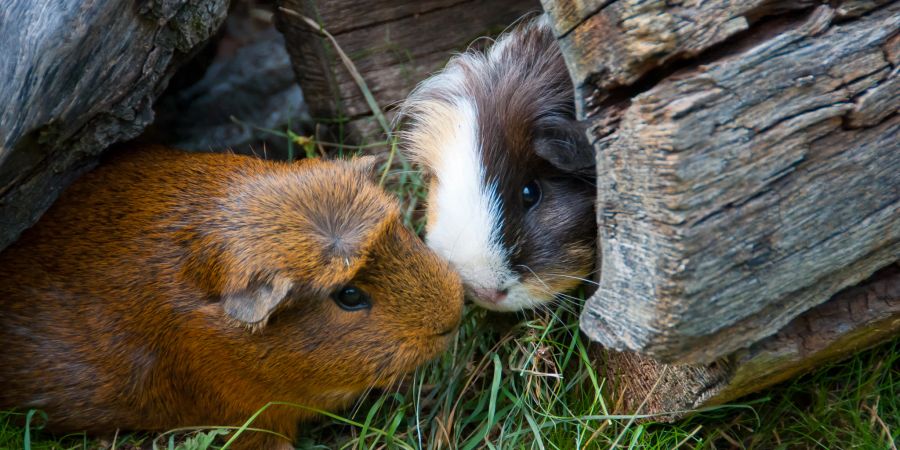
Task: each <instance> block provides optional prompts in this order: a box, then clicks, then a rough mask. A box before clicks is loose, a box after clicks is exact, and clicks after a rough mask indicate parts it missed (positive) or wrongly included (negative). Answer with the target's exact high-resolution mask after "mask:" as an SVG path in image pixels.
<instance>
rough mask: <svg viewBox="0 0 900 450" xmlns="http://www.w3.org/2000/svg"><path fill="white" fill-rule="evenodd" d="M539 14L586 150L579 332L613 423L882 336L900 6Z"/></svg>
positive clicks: (887, 317) (626, 5)
mask: <svg viewBox="0 0 900 450" xmlns="http://www.w3.org/2000/svg"><path fill="white" fill-rule="evenodd" d="M543 4H544V7H545V9H546V10H547V11H548V12H549V13H550V14H551V15H554V17H553V19H554V23H555V25H556V31H557V35H558V36H559V39H560V43H561V45H562V46H563V49H564V53H565V55H566V59H567V64H568V66H569V69H570V72H571V73H572V76H573V81H574V83H575V85H576V88H577V89H576V90H577V92H578V102H579V104H578V106H579V113H580V114H581V116H582V118H584V119H585V120H586V122H587V123H588V125H589V127H590V128H589V134H590V135H591V137H592V138H593V139H592V141H593V142H594V144H595V148H596V149H597V158H598V222H599V225H600V247H601V253H602V258H601V260H602V263H603V264H602V269H601V282H600V287H599V289H598V291H597V293H596V294H595V295H594V296H593V297H592V298H591V299H590V300H589V301H588V304H587V305H586V308H585V311H584V313H583V316H582V329H583V330H584V331H585V333H586V334H587V335H589V336H590V337H591V338H593V339H594V340H596V341H598V342H600V343H601V344H603V345H605V346H606V347H607V348H608V349H610V350H609V351H606V350H603V351H601V350H598V353H599V354H600V355H601V356H602V358H601V359H602V360H603V361H606V363H600V366H601V367H602V368H603V369H604V370H606V371H607V374H608V375H609V376H611V377H612V379H613V381H614V382H615V384H616V386H617V388H618V389H620V390H624V391H625V392H626V393H628V395H626V399H631V400H634V402H631V403H628V402H626V403H628V405H626V408H625V411H624V412H633V410H632V411H629V410H628V408H629V407H631V408H632V409H633V408H634V407H636V406H637V404H639V403H640V401H641V400H643V399H644V398H645V397H647V399H648V403H647V409H645V410H644V411H642V412H644V413H658V412H663V411H672V410H684V409H689V408H695V407H699V406H702V405H705V404H712V403H721V402H724V401H728V400H731V399H733V398H735V397H736V396H739V395H744V394H746V393H749V392H752V391H754V390H757V389H761V388H763V387H766V386H769V385H771V384H772V383H774V382H777V381H780V380H783V379H785V378H786V377H788V376H792V375H794V374H796V373H799V372H802V371H804V370H808V369H810V368H812V367H814V366H816V365H819V364H821V363H824V362H827V361H831V360H835V359H839V358H841V357H844V356H847V355H849V352H852V351H856V350H858V349H860V348H864V347H867V346H870V345H873V344H874V343H877V342H880V341H881V340H883V339H886V338H888V337H890V336H892V335H896V333H897V330H898V329H900V311H898V309H897V306H896V301H897V297H898V294H897V291H898V289H900V288H898V287H897V283H900V281H898V275H897V270H896V267H894V266H892V264H893V263H894V262H895V261H897V259H898V255H900V222H898V217H900V214H898V213H900V139H898V134H900V115H898V114H897V111H898V109H900V86H898V83H900V69H898V54H900V2H897V1H884V0H881V1H878V0H876V1H844V2H831V3H830V4H829V5H823V4H822V2H818V1H816V2H812V1H801V2H784V1H771V0H768V1H752V0H747V1H729V2H725V1H713V2H694V1H684V2H666V1H661V0H660V1H654V0H619V1H612V2H603V1H595V2H581V1H579V2H573V1H569V0H544V1H543ZM884 267H894V268H893V269H891V270H892V271H889V278H890V279H891V280H893V281H891V282H892V283H894V284H893V286H894V287H893V288H892V290H885V291H884V292H885V293H884V295H882V296H881V297H878V299H879V301H876V302H874V303H871V304H870V305H869V309H868V310H866V309H863V308H862V306H860V305H861V304H856V303H852V302H851V303H852V305H855V306H854V308H857V307H858V308H859V310H864V311H866V314H863V315H859V314H856V315H854V314H841V313H840V312H841V311H850V310H852V311H857V310H858V309H848V310H843V309H840V308H837V309H827V308H836V307H833V306H829V305H833V304H839V303H841V302H848V300H846V295H844V294H837V293H838V292H846V289H848V287H849V286H853V285H856V284H858V283H861V282H864V281H865V280H866V279H867V278H869V277H870V276H872V274H873V273H875V272H876V271H878V270H879V269H881V268H884ZM884 270H888V269H884ZM879 274H880V275H878V276H875V277H874V278H872V279H870V280H869V281H868V282H867V283H882V285H883V284H884V283H885V281H884V280H881V279H880V278H879V276H881V277H883V276H888V275H883V272H879ZM878 280H881V281H878ZM849 289H851V290H852V289H854V288H849ZM842 290H844V291H842ZM842 295H844V296H843V297H842ZM829 298H832V300H831V301H828V299H829ZM842 299H843V300H842ZM872 305H874V306H872ZM823 308H825V309H823ZM823 311H830V312H829V313H828V314H824V313H823ZM801 323H802V324H805V326H799V325H798V324H801ZM832 328H833V329H835V330H841V331H840V332H832V331H831V330H832ZM811 343H815V344H814V345H813V344H811ZM619 352H621V353H619ZM666 363H668V364H666ZM660 377H662V381H661V382H660V385H659V386H658V387H657V390H658V392H656V393H654V394H653V395H649V389H650V387H651V386H653V385H654V383H655V382H656V380H657V379H658V378H660ZM660 393H662V394H660Z"/></svg>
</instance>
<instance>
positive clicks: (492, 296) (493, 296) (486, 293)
mask: <svg viewBox="0 0 900 450" xmlns="http://www.w3.org/2000/svg"><path fill="white" fill-rule="evenodd" d="M472 294H474V295H475V296H476V297H478V298H479V299H482V300H486V301H489V302H491V303H500V302H502V301H503V300H504V299H506V295H507V294H509V289H491V288H473V289H472Z"/></svg>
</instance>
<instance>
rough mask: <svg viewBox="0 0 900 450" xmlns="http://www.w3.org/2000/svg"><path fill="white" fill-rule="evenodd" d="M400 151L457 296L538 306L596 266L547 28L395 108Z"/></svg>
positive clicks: (465, 62) (455, 66)
mask: <svg viewBox="0 0 900 450" xmlns="http://www.w3.org/2000/svg"><path fill="white" fill-rule="evenodd" d="M398 120H399V121H400V122H401V127H402V129H401V136H402V137H401V145H400V148H401V151H402V152H403V153H404V154H405V155H407V156H408V157H410V159H412V160H413V161H414V162H415V163H417V164H418V165H419V166H421V167H422V168H423V169H424V172H425V174H426V176H427V177H428V179H429V180H430V181H429V193H428V198H427V208H428V211H427V214H426V221H427V224H426V241H427V243H428V245H429V246H430V247H431V248H432V249H434V250H435V251H436V252H437V253H438V254H439V255H441V256H443V257H444V258H446V259H447V260H449V261H450V263H451V264H452V265H453V266H454V267H455V268H456V269H457V270H458V271H459V273H460V274H461V276H462V279H463V283H464V285H465V290H466V293H467V296H468V297H470V298H471V299H472V300H473V301H474V302H475V303H476V304H478V305H480V306H482V307H485V308H488V309H492V310H498V311H516V310H521V309H526V308H533V307H537V306H540V305H545V304H547V302H550V301H551V300H553V299H554V298H557V297H558V295H559V294H561V293H565V292H566V291H569V290H571V289H573V288H575V287H577V286H578V285H579V284H580V283H581V281H582V279H586V278H588V277H589V276H590V274H591V273H592V272H593V267H594V263H595V254H596V249H595V245H596V244H595V243H596V228H597V225H596V218H595V212H594V211H595V208H594V199H595V196H596V194H595V185H596V173H595V167H596V163H595V158H594V151H593V148H592V146H591V144H590V143H589V142H588V140H587V137H586V134H585V129H584V127H583V126H582V125H581V124H580V122H579V121H578V120H577V119H576V116H575V107H574V94H573V88H572V82H571V78H570V76H569V73H568V71H567V69H566V65H565V61H564V60H563V57H562V54H561V52H560V48H559V45H558V44H557V42H556V39H555V37H554V35H553V32H552V30H551V28H550V24H549V23H548V21H547V19H546V17H545V16H541V17H538V18H537V19H533V20H531V21H528V22H525V23H523V24H521V25H519V26H517V27H516V28H514V29H513V30H512V31H511V32H508V33H506V34H505V35H503V36H501V37H500V38H498V39H497V41H496V42H495V43H494V44H493V45H492V46H491V47H490V48H489V49H487V50H486V51H484V52H480V51H474V50H469V51H467V52H466V53H463V54H461V55H457V56H455V57H454V58H452V59H451V60H450V62H449V63H448V64H447V66H446V67H445V68H444V70H443V71H441V72H439V73H438V74H436V75H433V76H432V77H430V78H428V79H427V80H425V81H424V82H422V83H421V84H419V86H418V87H416V89H415V90H414V91H413V92H412V93H411V94H410V96H409V97H408V99H407V100H405V101H404V103H403V104H402V105H401V107H400V113H399V115H398Z"/></svg>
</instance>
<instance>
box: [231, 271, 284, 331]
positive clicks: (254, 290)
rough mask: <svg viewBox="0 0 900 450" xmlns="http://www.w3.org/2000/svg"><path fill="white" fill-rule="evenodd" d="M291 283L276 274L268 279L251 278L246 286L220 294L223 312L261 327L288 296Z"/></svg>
mask: <svg viewBox="0 0 900 450" xmlns="http://www.w3.org/2000/svg"><path fill="white" fill-rule="evenodd" d="M292 285H293V283H291V281H290V280H288V279H286V278H284V277H279V276H276V277H274V278H272V279H270V280H265V281H263V280H253V281H251V282H250V283H249V284H248V285H247V286H246V287H244V288H240V289H237V290H235V291H233V292H226V293H225V294H223V295H222V300H223V302H222V308H223V309H224V310H225V314H227V315H228V316H229V317H231V318H232V319H234V320H237V321H238V322H241V323H243V324H246V325H249V326H252V327H261V326H264V325H265V324H266V322H267V321H268V320H269V316H271V315H272V313H273V312H274V311H275V310H276V309H278V307H279V306H280V305H281V304H282V303H284V301H285V300H286V299H287V298H288V294H289V293H290V291H291V287H292Z"/></svg>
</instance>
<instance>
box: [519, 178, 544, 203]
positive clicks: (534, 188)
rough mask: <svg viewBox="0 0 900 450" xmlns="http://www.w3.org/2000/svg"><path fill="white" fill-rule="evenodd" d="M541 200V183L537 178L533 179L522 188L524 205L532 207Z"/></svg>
mask: <svg viewBox="0 0 900 450" xmlns="http://www.w3.org/2000/svg"><path fill="white" fill-rule="evenodd" d="M540 201H541V185H540V184H538V182H537V180H531V181H530V182H528V183H527V184H526V185H525V186H524V187H523V188H522V205H524V206H525V209H531V208H533V207H534V206H535V205H537V204H538V202H540Z"/></svg>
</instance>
